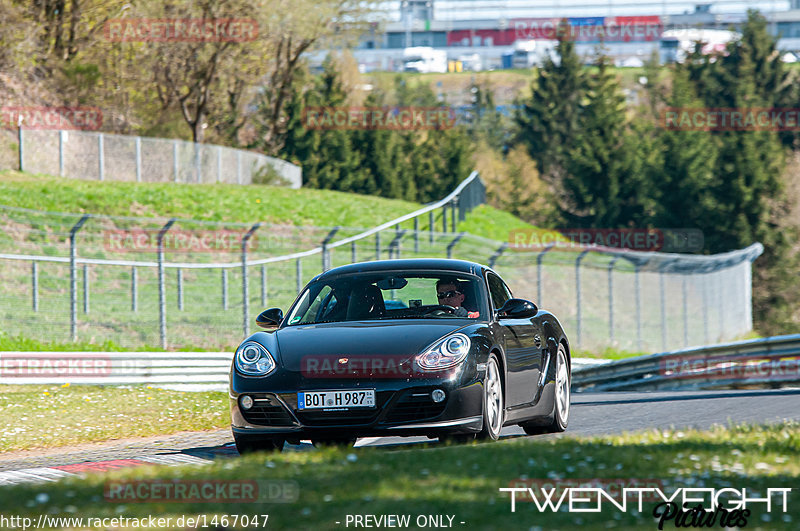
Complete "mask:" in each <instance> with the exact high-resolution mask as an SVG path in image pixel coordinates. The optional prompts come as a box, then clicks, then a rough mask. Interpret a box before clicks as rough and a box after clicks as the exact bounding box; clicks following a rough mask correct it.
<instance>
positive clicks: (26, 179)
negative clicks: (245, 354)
mask: <svg viewBox="0 0 800 531" xmlns="http://www.w3.org/2000/svg"><path fill="white" fill-rule="evenodd" d="M0 205H7V206H14V207H22V208H30V209H35V210H41V211H50V212H69V213H85V212H88V213H93V214H105V215H110V216H142V217H156V216H157V217H173V216H174V217H178V218H190V219H196V220H204V221H220V222H235V223H255V222H256V221H263V222H268V223H274V224H292V225H309V226H317V227H333V226H337V225H341V226H345V227H364V228H369V227H372V226H375V225H379V224H381V223H384V222H386V221H389V220H391V219H394V218H396V217H399V216H402V215H404V214H408V213H409V212H413V211H414V210H417V209H418V208H420V207H421V205H419V204H417V203H413V202H409V201H402V200H398V199H386V198H382V197H375V196H367V195H359V194H349V193H343V192H335V191H331V190H315V189H299V190H292V189H290V188H283V187H274V186H261V185H250V186H239V185H231V184H188V185H187V184H181V183H129V182H111V181H104V182H97V181H83V180H77V179H63V178H57V177H51V176H46V175H31V174H26V173H20V172H17V171H12V170H6V171H0ZM438 214H439V215H440V213H438ZM448 221H449V220H448ZM426 223H427V218H426V219H422V220H421V224H422V226H426ZM511 224H513V226H514V228H518V227H531V225H529V224H527V223H524V222H522V221H521V220H519V219H518V218H515V217H514V216H511V215H510V214H507V213H505V212H502V211H499V210H497V209H494V208H492V207H489V206H483V207H481V208H480V209H479V211H478V212H477V213H476V214H475V215H469V216H468V217H467V220H466V222H465V225H464V227H465V228H464V229H463V230H467V228H466V227H468V230H469V231H470V232H471V233H473V234H475V235H478V236H484V237H495V238H498V239H500V240H505V239H507V237H508V234H507V230H508V229H503V227H506V226H510V225H511ZM437 226H440V224H439V225H437Z"/></svg>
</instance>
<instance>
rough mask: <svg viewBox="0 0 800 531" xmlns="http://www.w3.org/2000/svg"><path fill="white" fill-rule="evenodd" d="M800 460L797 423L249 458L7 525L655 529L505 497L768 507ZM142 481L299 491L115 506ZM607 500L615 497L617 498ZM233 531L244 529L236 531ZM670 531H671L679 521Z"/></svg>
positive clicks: (30, 501)
mask: <svg viewBox="0 0 800 531" xmlns="http://www.w3.org/2000/svg"><path fill="white" fill-rule="evenodd" d="M799 454H800V426H799V425H798V424H797V423H784V424H776V425H769V426H752V425H739V426H731V427H728V428H723V427H717V428H714V429H712V430H710V431H706V432H697V431H674V430H669V431H662V430H655V431H648V432H642V433H635V434H624V435H621V436H607V437H596V438H588V439H576V438H571V437H563V438H557V439H553V438H551V439H538V440H537V439H531V438H517V439H512V440H505V441H502V442H499V443H490V444H480V445H464V446H433V447H421V448H418V447H414V448H409V447H403V448H399V449H388V450H387V449H381V448H365V449H358V450H353V449H327V450H322V451H314V452H296V453H285V454H269V455H267V454H254V455H250V456H247V457H244V458H236V459H232V460H224V461H218V462H215V463H214V464H212V465H208V466H204V467H178V468H165V467H164V468H155V467H147V468H137V469H127V470H120V471H114V472H110V473H107V474H102V475H91V476H89V477H88V478H86V479H81V480H79V479H69V480H64V481H61V482H59V483H56V484H46V485H35V486H15V487H5V488H3V496H2V497H0V513H3V514H5V515H9V514H12V515H23V516H29V517H33V518H36V516H37V515H38V514H41V513H46V514H50V515H53V516H55V515H66V516H83V517H113V516H125V517H146V516H148V515H156V516H161V517H172V518H173V522H175V519H176V518H178V517H180V516H181V515H197V514H205V515H209V516H208V519H209V521H210V519H211V516H210V515H213V514H228V515H232V514H238V515H250V516H253V515H263V514H268V515H269V527H271V528H274V529H288V528H292V529H344V528H346V526H345V523H346V521H347V520H346V518H347V516H348V515H366V514H370V515H375V516H380V515H389V514H399V515H410V518H411V521H412V522H414V521H415V519H416V518H417V517H418V516H420V515H444V516H445V520H444V521H445V522H447V521H448V520H447V518H446V516H452V517H453V524H452V526H453V527H455V528H464V529H507V528H508V529H528V528H532V529H575V528H578V527H581V528H586V529H602V528H608V527H613V528H622V529H657V521H656V520H655V519H654V518H653V516H652V511H653V507H654V506H655V502H648V501H645V502H644V511H643V512H641V513H639V512H638V511H637V510H636V508H635V506H636V504H635V503H634V502H630V503H629V504H628V506H627V512H622V511H620V510H618V509H616V508H614V507H613V506H611V505H610V504H605V505H603V509H602V511H601V512H596V513H568V512H566V511H564V510H561V511H558V512H552V511H545V512H540V511H539V510H538V509H537V508H536V506H535V505H534V504H533V503H530V502H527V503H526V502H525V501H524V500H522V498H518V502H517V504H516V511H515V512H513V513H512V512H511V507H510V495H509V493H507V492H500V491H499V490H498V489H499V488H502V487H508V486H509V485H512V484H514V485H518V484H520V482H530V481H534V482H535V481H536V480H542V482H545V483H549V484H552V485H555V486H559V485H561V486H564V485H567V486H575V485H574V483H575V482H586V481H587V480H590V479H591V480H594V481H596V482H599V483H600V484H601V485H619V484H625V485H629V484H631V483H635V482H636V481H646V482H648V484H649V485H653V484H656V485H658V486H659V488H661V489H662V491H663V492H664V493H665V494H666V495H667V496H670V495H672V493H673V492H674V491H675V489H678V488H703V487H705V488H714V489H722V488H725V487H730V488H735V489H741V488H747V489H748V493H749V495H757V494H760V495H762V496H763V495H765V494H766V492H767V490H766V489H767V488H783V487H792V486H796V484H797V477H798V473H799V472H800V455H799ZM137 480H147V481H155V482H157V483H160V482H172V481H179V482H188V483H191V482H200V484H205V482H214V483H213V484H214V485H219V484H221V483H220V482H225V481H228V480H230V481H241V480H270V481H273V482H278V483H273V486H274V485H276V484H277V485H292V486H293V487H292V488H293V489H294V491H293V492H295V493H296V494H297V498H296V500H294V501H292V502H288V503H234V502H222V503H209V502H208V501H205V502H203V503H200V502H191V503H170V502H167V503H165V502H164V501H159V502H148V501H145V500H142V499H127V500H126V501H120V499H119V498H112V499H109V498H111V495H110V494H109V493H110V492H111V491H110V490H109V488H111V487H112V486H113V485H114V484H117V485H119V483H120V482H127V481H137ZM151 485H152V483H151ZM639 485H641V484H639ZM605 490H606V491H607V492H611V487H605ZM120 492H121V491H120ZM695 494H696V493H695ZM793 494H794V493H791V494H790V495H789V498H788V501H789V504H788V509H789V511H788V512H786V513H784V512H782V511H781V510H780V509H778V507H777V505H773V507H772V511H771V512H766V511H765V509H764V506H763V504H752V505H751V508H752V514H751V515H750V516H749V517H748V519H747V527H748V529H751V528H752V529H796V525H797V522H798V521H799V520H800V503H798V502H797V500H794V499H793ZM706 499H707V498H706ZM131 502H133V503H131ZM583 506H584V507H585V506H586V504H584V505H583ZM337 522H340V523H338V524H337ZM461 522H464V523H463V524H461ZM234 527H236V528H241V526H229V528H234ZM349 527H353V526H352V523H351V525H350V526H349ZM411 527H414V526H413V525H412V526H411ZM173 528H174V525H173ZM664 528H665V529H672V528H675V525H674V521H673V522H672V523H670V522H667V524H666V525H665V527H664Z"/></svg>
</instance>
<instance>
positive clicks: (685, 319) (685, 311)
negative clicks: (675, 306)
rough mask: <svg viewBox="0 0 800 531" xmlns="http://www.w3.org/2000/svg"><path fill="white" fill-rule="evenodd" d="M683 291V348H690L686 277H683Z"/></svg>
mask: <svg viewBox="0 0 800 531" xmlns="http://www.w3.org/2000/svg"><path fill="white" fill-rule="evenodd" d="M681 282H682V284H683V285H682V286H681V288H682V289H681V291H683V346H684V347H688V346H689V308H688V306H687V302H686V275H681Z"/></svg>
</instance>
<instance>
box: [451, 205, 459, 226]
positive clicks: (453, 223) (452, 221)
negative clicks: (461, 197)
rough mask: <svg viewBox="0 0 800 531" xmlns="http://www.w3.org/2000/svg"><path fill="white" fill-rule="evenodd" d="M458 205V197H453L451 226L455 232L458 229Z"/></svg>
mask: <svg viewBox="0 0 800 531" xmlns="http://www.w3.org/2000/svg"><path fill="white" fill-rule="evenodd" d="M457 205H458V199H453V201H452V202H451V203H450V227H451V228H452V229H453V232H455V231H456V206H457Z"/></svg>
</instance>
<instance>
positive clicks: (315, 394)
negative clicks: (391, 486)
mask: <svg viewBox="0 0 800 531" xmlns="http://www.w3.org/2000/svg"><path fill="white" fill-rule="evenodd" d="M257 323H258V324H259V325H260V326H262V327H264V328H270V329H272V330H271V331H267V332H257V333H255V334H253V335H251V336H250V337H248V338H247V339H246V340H245V341H244V342H242V344H241V345H239V347H238V348H237V349H236V355H235V356H234V360H233V366H232V368H231V376H230V401H231V427H232V430H233V436H234V438H235V440H236V447H237V449H239V451H240V452H246V451H252V450H270V449H272V450H274V449H280V448H282V447H283V443H284V441H287V440H288V441H290V442H294V443H295V444H297V443H298V442H299V440H301V439H311V440H312V442H314V443H315V444H326V443H331V444H346V443H352V442H355V440H356V438H357V437H365V436H390V435H400V436H410V435H427V436H429V437H431V438H434V437H438V438H440V439H442V438H450V439H456V440H468V439H471V438H475V437H476V436H477V437H481V438H487V439H497V437H498V435H499V434H500V430H501V428H502V427H503V426H505V425H512V424H519V425H520V426H522V427H523V428H524V430H525V432H526V433H528V434H533V433H546V432H556V431H563V430H565V429H566V427H567V421H568V418H569V405H570V379H571V377H570V374H571V373H570V363H571V361H570V354H569V352H570V351H569V342H568V341H567V337H566V335H565V333H564V330H563V328H562V327H561V324H560V323H559V322H558V319H556V317H555V316H554V315H553V314H551V313H548V312H546V311H543V310H539V309H537V308H536V305H535V304H533V303H532V302H529V301H526V300H523V299H515V298H512V295H511V291H510V290H509V289H508V287H507V286H506V284H505V282H503V280H502V279H501V278H500V277H499V276H498V275H497V273H495V272H494V271H492V270H491V269H490V268H488V267H485V266H482V265H479V264H475V263H471V262H464V261H460V260H440V259H417V260H384V261H376V262H364V263H358V264H352V265H348V266H343V267H337V268H335V269H332V270H330V271H327V272H325V273H322V274H320V275H318V276H316V277H315V278H314V279H312V280H311V282H309V283H308V285H307V286H306V287H305V288H304V289H303V291H302V292H301V293H300V295H299V296H298V297H297V299H296V300H295V302H294V304H292V307H291V308H290V309H289V311H288V312H287V314H286V315H285V316H284V314H283V312H282V311H281V310H280V309H278V308H272V309H270V310H266V311H264V312H262V313H261V314H260V315H259V316H258V318H257Z"/></svg>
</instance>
